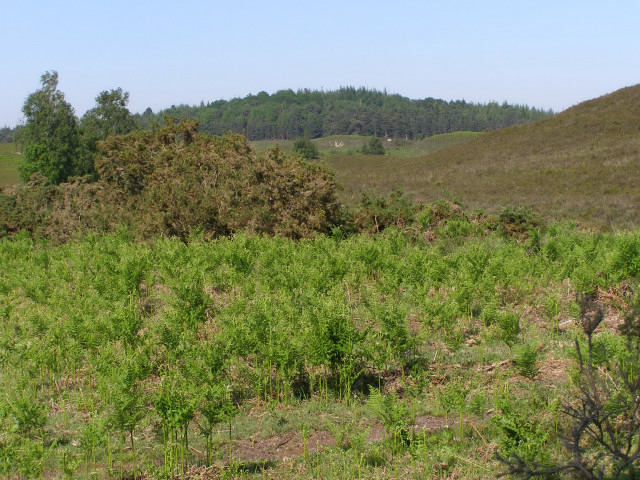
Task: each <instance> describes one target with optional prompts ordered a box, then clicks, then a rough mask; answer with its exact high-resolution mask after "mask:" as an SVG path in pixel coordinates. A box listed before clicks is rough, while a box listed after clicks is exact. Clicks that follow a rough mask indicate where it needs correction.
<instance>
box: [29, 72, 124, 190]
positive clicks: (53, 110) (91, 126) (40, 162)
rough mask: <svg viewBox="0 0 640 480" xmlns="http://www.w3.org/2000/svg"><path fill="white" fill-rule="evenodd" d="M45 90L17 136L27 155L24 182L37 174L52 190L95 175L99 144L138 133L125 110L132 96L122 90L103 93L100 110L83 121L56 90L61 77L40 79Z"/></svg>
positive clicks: (32, 102) (33, 101)
mask: <svg viewBox="0 0 640 480" xmlns="http://www.w3.org/2000/svg"><path fill="white" fill-rule="evenodd" d="M40 80H41V83H42V88H40V89H39V90H37V91H35V92H33V93H32V94H30V95H29V96H28V97H27V99H26V100H25V103H24V105H23V107H22V112H23V113H24V115H25V124H24V126H22V127H21V128H20V129H19V130H18V140H19V143H20V144H21V146H22V148H23V151H24V161H23V162H22V163H21V165H20V177H21V179H22V181H24V182H26V181H28V180H29V179H30V178H31V176H32V175H33V174H39V175H41V176H43V177H45V178H46V179H48V181H49V182H51V183H53V184H59V183H62V182H66V181H67V180H68V179H69V178H70V177H74V176H84V175H94V174H95V169H94V160H95V156H96V153H97V142H98V141H100V140H104V139H106V138H107V137H108V136H109V135H122V134H126V133H128V132H130V131H131V130H133V129H134V128H135V123H134V122H133V117H132V116H131V113H130V112H129V110H128V109H127V103H128V102H129V94H128V93H127V92H123V91H122V89H120V88H118V89H116V90H111V91H103V92H101V93H100V94H98V96H97V97H96V106H95V107H94V108H92V109H90V110H89V111H87V112H86V113H85V115H84V116H83V117H82V119H81V120H78V118H77V117H76V116H75V112H74V110H73V107H72V106H71V104H70V103H69V102H67V101H66V100H65V96H64V93H62V92H61V91H60V90H58V72H56V71H52V72H46V73H44V74H43V75H42V77H41V79H40Z"/></svg>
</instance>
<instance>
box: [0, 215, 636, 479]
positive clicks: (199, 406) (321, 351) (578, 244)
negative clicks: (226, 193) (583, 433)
mask: <svg viewBox="0 0 640 480" xmlns="http://www.w3.org/2000/svg"><path fill="white" fill-rule="evenodd" d="M432 235H433V236H432V237H431V238H430V239H429V240H428V241H423V240H421V239H414V240H410V238H409V237H407V236H406V235H405V234H402V233H400V232H399V231H397V230H393V229H390V230H388V231H387V232H385V233H384V234H381V235H379V236H377V237H369V236H364V235H361V236H353V237H350V238H348V239H345V240H337V239H333V238H328V237H322V236H319V237H317V238H315V239H313V240H305V241H291V240H285V239H281V238H267V237H250V236H246V235H238V236H236V237H234V238H225V239H220V240H216V241H212V242H203V241H200V240H198V239H193V240H192V241H191V242H190V243H189V244H185V243H183V242H181V241H179V240H177V239H158V240H157V241H155V242H150V243H147V244H136V243H133V242H131V241H130V240H128V239H127V238H126V236H125V235H110V236H106V237H96V236H89V237H86V238H85V239H83V240H81V241H77V242H71V243H68V244H65V245H58V246H56V245H53V244H51V243H47V242H42V243H40V242H34V241H32V240H29V239H27V238H25V237H24V236H23V237H20V238H14V239H4V240H2V241H0V269H1V271H2V272H3V273H2V276H0V317H1V318H2V322H0V361H1V363H2V369H0V390H1V391H2V392H3V394H2V395H1V396H0V425H2V429H1V430H0V475H1V476H4V477H5V478H7V477H9V478H19V477H21V478H27V477H33V478H63V477H64V478H78V479H79V478H127V479H128V478H134V476H137V478H142V476H141V474H142V473H143V472H144V473H145V475H146V476H145V477H144V478H179V477H180V476H181V475H180V474H181V472H188V473H187V474H186V475H184V478H194V479H195V478H199V479H202V478H204V479H214V478H215V479H218V478H256V479H258V478H273V479H295V478H318V479H320V478H331V479H333V478H344V479H356V478H357V479H360V478H378V479H392V478H394V479H395V478H490V477H493V476H495V475H496V474H497V473H498V472H500V471H502V470H503V467H502V466H501V465H500V464H499V463H498V462H497V461H496V453H500V454H502V455H505V456H508V455H510V454H513V453H517V454H519V455H522V456H523V457H524V458H527V459H529V460H531V461H541V462H543V463H554V462H558V461H560V462H562V461H566V460H567V459H568V456H569V454H568V453H567V452H566V451H565V450H564V449H563V447H562V445H563V443H562V441H561V440H560V437H561V436H563V435H566V434H567V432H568V431H569V428H570V425H571V421H570V419H569V418H568V417H567V416H566V415H563V414H562V411H561V409H560V407H561V406H562V405H563V402H566V401H569V400H570V399H575V398H577V395H579V392H578V390H577V385H578V383H576V382H577V379H578V378H579V377H578V375H577V370H576V359H575V355H574V350H573V342H574V338H578V339H579V341H580V342H581V345H582V347H583V348H584V345H585V342H586V337H585V335H584V334H583V333H582V329H581V328H580V321H581V320H580V319H581V313H580V307H579V305H578V304H577V303H576V293H578V292H582V291H587V292H596V293H597V296H598V299H599V301H600V302H601V304H602V306H603V307H604V308H605V311H606V315H605V322H604V323H603V325H601V326H600V327H599V329H598V330H597V332H596V336H595V337H594V342H595V345H596V347H597V348H596V350H595V351H596V354H597V355H596V356H595V357H594V358H595V359H594V362H596V364H597V365H598V368H600V369H601V371H602V372H609V373H608V375H612V377H611V378H610V381H611V382H615V379H616V378H617V377H616V376H615V375H616V374H615V370H614V368H613V366H612V363H613V362H614V361H615V360H616V359H621V360H622V359H624V361H625V362H627V363H626V365H629V363H628V362H629V361H631V359H632V357H630V356H629V355H628V353H627V352H626V350H625V347H624V341H623V340H622V338H621V337H620V336H619V335H617V334H616V333H615V332H616V331H617V328H618V326H619V323H620V321H621V320H620V318H621V316H622V315H623V314H624V312H625V311H627V310H628V308H629V306H628V301H629V299H632V298H634V295H637V293H638V290H637V277H638V275H639V274H640V232H638V231H636V232H629V233H624V234H616V235H613V234H592V233H585V232H580V231H578V230H576V229H574V228H573V227H571V226H562V225H554V226H551V227H550V228H549V229H548V230H547V232H546V233H544V234H542V235H541V236H539V237H535V238H537V240H535V242H534V243H532V241H529V242H527V243H522V244H517V243H514V242H513V241H511V240H506V239H505V238H503V237H501V236H499V235H497V234H495V233H491V232H486V231H485V229H484V227H483V226H482V224H481V223H474V222H470V221H468V220H460V219H458V220H455V221H454V220H451V221H447V222H444V223H441V224H439V226H437V225H435V224H434V229H433V231H432ZM433 238H435V240H434V239H433ZM24 272H29V274H28V275H25V274H24ZM634 279H636V280H634ZM614 387H615V388H623V387H620V385H617V386H615V384H614ZM611 388H613V387H611ZM601 394H602V395H606V390H603V391H602V392H601ZM532 419H535V422H532ZM174 475H175V477H174ZM197 475H201V476H197Z"/></svg>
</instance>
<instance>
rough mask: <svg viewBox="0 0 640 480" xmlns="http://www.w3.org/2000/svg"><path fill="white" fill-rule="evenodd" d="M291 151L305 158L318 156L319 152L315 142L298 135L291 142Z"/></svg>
mask: <svg viewBox="0 0 640 480" xmlns="http://www.w3.org/2000/svg"><path fill="white" fill-rule="evenodd" d="M292 151H293V153H296V154H298V155H300V156H301V157H302V158H304V159H306V160H312V159H315V158H320V152H319V151H318V147H317V146H316V144H315V143H313V142H312V141H311V140H310V139H308V138H306V137H300V138H299V139H298V140H296V141H295V142H294V143H293V149H292Z"/></svg>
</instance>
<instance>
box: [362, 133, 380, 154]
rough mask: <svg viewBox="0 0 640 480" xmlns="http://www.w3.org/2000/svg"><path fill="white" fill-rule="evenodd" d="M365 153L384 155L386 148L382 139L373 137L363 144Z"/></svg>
mask: <svg viewBox="0 0 640 480" xmlns="http://www.w3.org/2000/svg"><path fill="white" fill-rule="evenodd" d="M362 154H363V155H384V154H385V149H384V146H383V145H382V140H380V139H379V138H378V137H373V138H372V139H371V140H369V141H368V142H367V143H365V144H364V145H363V146H362Z"/></svg>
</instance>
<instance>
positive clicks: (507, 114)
mask: <svg viewBox="0 0 640 480" xmlns="http://www.w3.org/2000/svg"><path fill="white" fill-rule="evenodd" d="M552 113H553V112H552V111H547V110H540V109H537V108H531V107H528V106H523V105H509V104H507V103H506V102H505V103H502V104H498V103H495V102H491V103H487V104H475V103H468V102H466V101H464V100H458V101H450V102H447V101H445V100H437V99H434V98H426V99H423V100H410V99H408V98H406V97H403V96H401V95H396V94H389V93H387V92H386V91H385V92H380V91H378V90H369V89H366V88H357V89H356V88H354V87H344V88H341V89H339V90H336V91H327V92H324V91H313V90H308V89H305V90H298V91H297V92H294V91H293V90H280V91H279V92H276V93H274V94H272V95H269V94H268V93H266V92H260V93H258V94H257V95H247V96H246V97H245V98H234V99H232V100H229V101H226V100H217V101H215V102H211V103H206V104H205V103H204V102H202V103H201V104H200V105H199V106H188V105H178V106H175V105H174V106H172V107H170V108H168V109H166V110H163V111H161V112H159V113H157V114H153V113H152V112H151V111H150V110H149V109H147V111H146V112H145V113H144V114H143V115H136V120H137V121H138V123H139V124H140V125H141V126H148V125H151V124H152V123H153V122H154V121H159V120H161V119H162V118H163V116H164V115H169V116H171V117H176V118H183V117H187V118H190V119H193V120H197V121H198V122H199V123H200V128H201V130H203V131H206V132H209V133H211V134H213V135H221V134H223V133H225V132H227V131H232V132H235V133H244V134H245V135H246V137H247V138H248V139H249V140H266V139H283V140H286V139H290V140H295V139H297V138H300V137H308V138H319V137H326V136H329V135H363V136H377V137H383V136H389V137H406V138H422V137H429V136H432V135H437V134H441V133H452V132H458V131H474V132H483V131H488V130H496V129H499V128H503V127H509V126H512V125H517V124H520V123H526V122H531V121H535V120H539V119H541V118H545V117H548V116H550V115H551V114H552Z"/></svg>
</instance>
